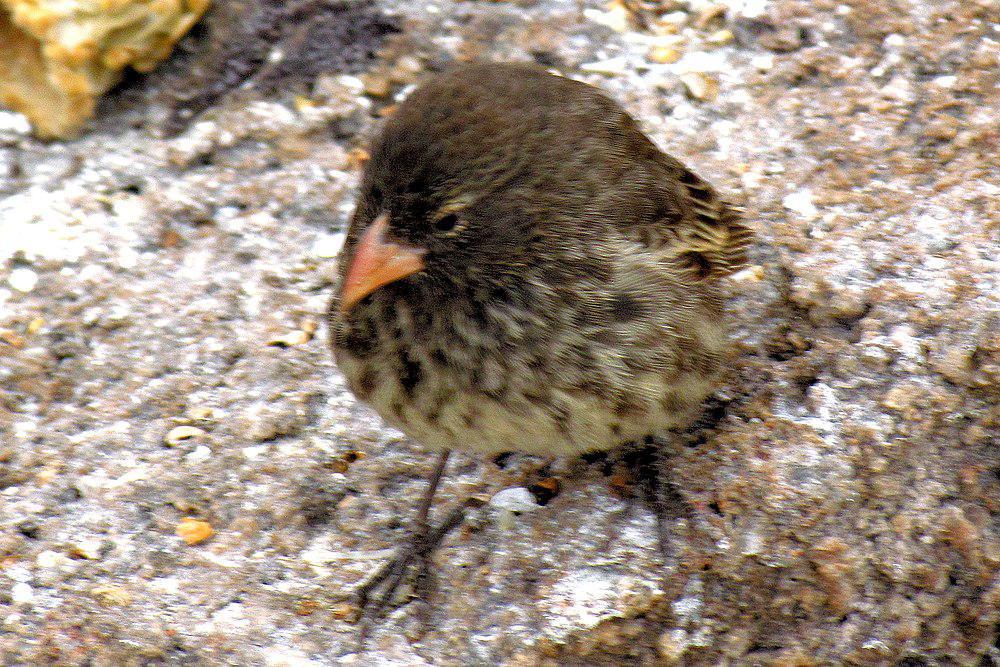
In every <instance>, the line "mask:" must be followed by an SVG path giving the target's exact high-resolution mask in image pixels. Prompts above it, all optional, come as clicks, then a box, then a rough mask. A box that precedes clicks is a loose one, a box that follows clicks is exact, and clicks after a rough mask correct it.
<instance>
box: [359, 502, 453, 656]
mask: <svg viewBox="0 0 1000 667" xmlns="http://www.w3.org/2000/svg"><path fill="white" fill-rule="evenodd" d="M464 520H465V506H464V505H462V506H459V507H456V508H454V509H453V510H451V512H449V513H448V516H447V517H445V520H444V521H442V522H441V524H440V525H438V526H436V527H433V528H431V527H430V526H428V524H427V523H426V522H418V523H417V528H416V529H415V530H413V531H412V532H411V534H410V537H409V538H408V539H407V541H406V543H405V544H403V545H401V546H400V548H399V549H398V550H397V551H396V553H395V555H394V556H393V557H392V558H391V559H389V561H388V562H386V563H384V564H383V565H382V566H381V567H380V568H379V569H378V570H376V571H375V573H374V574H373V575H372V576H371V577H369V578H368V580H367V581H365V582H364V583H363V584H361V586H359V587H358V589H357V591H356V592H355V601H356V604H357V607H358V609H360V611H361V618H360V619H359V622H360V628H361V629H360V635H359V644H361V645H364V642H365V640H366V639H367V637H368V633H369V631H370V630H371V626H372V624H373V623H375V622H377V621H378V620H379V619H381V618H383V617H384V616H385V615H386V614H387V613H388V612H389V611H390V609H391V608H392V607H393V603H394V601H395V600H396V594H397V592H398V591H399V588H400V586H401V585H402V584H403V583H404V582H406V581H407V580H408V578H409V576H411V575H412V576H414V577H415V579H414V587H413V594H412V597H411V599H415V600H418V601H420V602H423V603H426V602H427V599H428V598H429V597H430V593H431V591H432V589H433V573H432V571H431V568H430V556H431V554H432V553H433V552H434V550H435V549H436V548H437V547H438V545H440V544H441V541H442V540H443V539H444V538H445V537H447V535H448V533H450V532H451V531H452V530H454V529H455V528H457V527H458V526H460V525H461V524H462V522H463V521H464ZM403 604H405V602H404V603H403ZM427 609H428V607H427V606H426V605H422V607H421V610H422V613H423V614H426V611H427ZM422 620H423V621H424V623H425V625H426V624H428V623H429V620H430V619H429V618H424V619H422Z"/></svg>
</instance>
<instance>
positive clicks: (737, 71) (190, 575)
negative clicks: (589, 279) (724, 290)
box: [0, 0, 1000, 667]
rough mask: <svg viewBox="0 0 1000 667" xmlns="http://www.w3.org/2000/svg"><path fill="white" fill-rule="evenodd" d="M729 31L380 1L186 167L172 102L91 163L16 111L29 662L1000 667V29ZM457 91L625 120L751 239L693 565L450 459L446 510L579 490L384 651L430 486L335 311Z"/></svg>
mask: <svg viewBox="0 0 1000 667" xmlns="http://www.w3.org/2000/svg"><path fill="white" fill-rule="evenodd" d="M714 6H715V5H710V4H708V3H705V2H700V1H697V0H691V1H690V2H678V3H677V4H676V6H673V5H670V6H667V5H664V6H662V7H660V8H659V9H657V10H656V11H652V10H650V11H648V12H647V14H646V17H647V20H646V21H645V23H643V22H642V21H640V22H638V23H637V22H635V21H633V22H632V23H631V24H630V23H628V22H627V21H626V20H625V18H626V17H625V13H624V12H623V11H622V10H621V8H620V7H619V8H615V7H611V8H610V9H609V8H608V7H606V6H604V5H602V4H600V3H597V2H593V1H592V0H587V2H586V3H585V4H583V5H581V4H577V3H575V2H574V3H570V2H560V1H559V0H539V1H538V2H530V1H529V2H524V3H519V4H508V3H493V2H454V3H452V2H439V1H437V0H434V1H433V2H431V3H429V4H424V5H421V6H419V7H415V6H410V5H408V4H407V3H402V2H399V3H394V2H391V1H388V2H387V3H386V4H385V5H382V9H383V11H384V12H386V13H387V14H390V15H393V16H396V17H398V20H399V25H400V27H401V28H402V32H401V33H399V34H397V35H395V36H391V37H390V38H389V41H388V42H386V47H385V49H384V50H383V51H382V52H381V54H380V55H379V56H378V57H377V58H375V59H374V60H372V61H371V62H369V63H368V64H367V65H365V66H364V68H363V69H364V70H365V71H364V72H360V73H356V74H360V76H357V75H343V74H338V73H336V72H333V73H329V74H326V75H321V76H320V77H319V78H318V79H317V80H316V81H315V83H314V85H313V86H312V88H311V89H310V90H308V91H305V94H296V93H294V92H292V91H287V90H281V89H280V87H279V90H277V91H275V92H272V93H269V94H266V95H265V94H263V93H260V94H258V93H255V92H254V91H253V90H252V89H251V90H249V92H248V91H243V92H242V93H241V94H240V95H238V96H231V95H230V96H223V97H222V98H221V99H220V100H219V101H218V102H216V103H214V104H213V105H212V106H210V108H208V109H207V110H206V111H205V112H204V113H203V114H202V115H201V116H200V117H198V118H197V119H196V121H195V122H194V123H193V124H191V125H190V126H188V127H187V128H186V129H184V130H183V131H182V132H181V133H180V134H178V135H177V136H174V137H172V138H164V136H163V135H162V133H161V132H160V128H161V127H162V125H163V122H164V119H165V118H166V117H167V116H168V115H169V109H167V108H166V106H164V103H162V102H161V101H157V100H160V99H162V98H161V97H158V96H157V95H158V94H159V93H162V92H163V90H162V89H163V88H164V86H167V85H168V82H170V81H176V79H170V78H169V77H166V76H163V77H157V75H153V76H152V77H149V78H148V79H139V80H137V81H132V82H130V83H129V85H128V87H127V89H126V90H125V91H123V92H120V93H118V94H116V95H113V96H112V97H111V98H110V99H109V100H108V102H107V104H105V105H104V108H102V110H101V115H100V116H99V118H98V119H97V120H95V122H94V123H92V124H91V126H90V127H89V128H88V131H87V132H86V133H85V134H84V135H83V136H82V137H81V138H80V139H78V140H75V141H70V142H61V143H51V144H43V143H40V142H38V141H36V140H34V139H32V138H31V137H30V135H29V133H28V132H27V127H26V126H25V124H24V122H23V119H21V118H20V117H18V116H16V115H14V114H9V113H3V112H0V663H2V664H4V665H36V664H59V665H124V664H137V665H138V664H205V665H214V664H239V665H258V664H266V665H340V664H362V665H390V664H395V665H419V664H435V665H492V664H497V665H538V664H542V665H546V664H551V665H631V664H685V665H718V664H730V665H821V664H822V665H828V664H851V665H883V664H884V665H906V666H908V667H915V666H917V665H973V666H978V667H988V666H990V665H1000V646H998V639H997V636H998V628H1000V611H998V610H1000V463H998V461H1000V407H998V404H1000V204H998V202H1000V157H998V156H1000V133H998V127H1000V114H998V108H1000V94H998V88H997V73H998V71H1000V62H998V54H1000V43H998V42H1000V30H998V24H997V19H998V14H997V12H996V5H995V4H993V3H991V2H990V1H989V0H979V1H973V0H963V1H961V2H959V1H948V0H922V1H917V0H913V1H911V2H905V1H902V0H899V1H896V2H889V3H882V2H868V1H857V2H844V3H842V4H838V3H836V2H826V1H822V0H821V1H818V2H805V1H796V0H771V1H770V2H768V1H767V0H745V1H743V2H740V1H738V0H733V2H731V3H730V4H729V6H728V7H727V6H725V5H718V7H721V10H718V11H717V10H715V9H713V7H714ZM670 51H675V52H676V53H670ZM456 56H458V57H473V56H477V57H487V58H492V59H518V60H527V59H534V60H537V61H540V62H544V63H545V64H547V65H551V66H554V67H558V68H561V69H563V70H564V71H565V72H567V73H569V74H571V75H573V76H577V77H579V78H582V79H583V80H586V81H588V82H590V83H593V84H595V85H598V86H601V87H602V88H604V89H606V90H607V91H608V92H609V93H610V94H611V95H612V96H614V97H615V98H616V99H618V100H619V101H621V102H622V103H623V104H624V105H625V106H626V107H627V108H628V109H629V110H630V111H632V112H633V113H634V114H635V115H636V116H637V118H639V119H640V120H641V122H642V124H643V126H644V127H645V128H646V130H647V131H648V132H649V134H650V136H651V137H653V138H654V140H655V141H656V142H657V143H658V144H660V145H661V146H663V147H664V148H665V149H667V150H668V151H670V152H671V153H673V154H674V155H676V156H677V157H679V158H681V159H682V160H684V161H685V162H687V163H689V164H690V165H692V166H693V167H694V168H695V169H696V170H697V171H699V172H700V173H701V174H703V175H705V176H706V177H708V178H709V179H710V180H711V181H713V182H714V183H716V184H717V185H718V186H719V187H720V188H721V189H722V190H723V191H725V192H727V193H728V194H729V195H730V196H731V197H732V198H734V199H735V200H737V201H739V202H740V203H741V204H742V205H743V206H745V207H746V209H747V217H748V219H749V220H750V221H751V224H752V225H753V227H754V228H755V230H756V231H757V232H758V235H759V239H758V243H757V245H756V246H755V248H754V250H753V261H754V268H752V269H751V270H749V271H746V272H744V273H743V274H741V275H740V276H739V277H738V279H737V280H733V281H731V284H730V285H729V287H728V289H729V292H730V297H731V298H730V306H729V309H730V312H731V315H732V318H733V322H734V327H733V329H734V330H733V336H734V339H735V340H736V348H737V354H736V357H735V358H734V362H733V372H732V375H731V377H730V378H729V380H728V383H727V385H726V387H724V388H723V389H721V390H720V393H719V397H718V399H717V401H716V405H717V407H718V406H722V407H718V409H717V410H716V412H717V414H716V417H717V420H716V423H715V424H714V425H712V426H711V427H710V428H707V429H705V430H703V431H701V432H699V433H698V434H697V435H696V436H694V435H692V436H689V437H686V438H680V439H678V441H677V442H675V443H674V445H675V449H676V450H677V453H676V454H675V455H674V458H673V461H674V481H675V485H676V487H677V491H678V493H679V495H680V496H681V497H682V498H683V499H684V501H685V502H684V503H679V504H678V505H679V509H678V512H677V516H676V518H675V519H674V520H672V522H671V526H670V528H671V531H672V534H673V535H674V539H673V545H674V546H673V550H674V552H673V553H672V554H670V555H667V556H664V555H662V554H661V553H660V551H659V549H658V548H657V542H656V522H655V519H654V517H653V515H652V514H651V513H650V511H649V509H648V507H646V506H644V505H643V503H641V502H637V501H635V500H633V499H630V498H629V496H630V495H634V494H633V489H631V488H630V480H629V477H628V475H627V471H622V470H621V469H616V470H611V466H606V465H605V466H602V465H601V464H600V463H597V464H586V463H584V462H581V461H578V460H577V461H570V460H556V461H543V460H539V459H531V458H524V457H515V459H513V460H512V461H508V462H507V464H506V466H505V467H500V466H498V465H496V464H494V463H493V462H489V461H484V460H480V459H477V458H474V457H468V456H463V457H458V459H457V460H456V462H454V463H453V465H452V468H451V474H450V475H449V476H448V478H447V482H446V484H445V486H444V489H443V491H442V493H441V496H440V498H439V500H440V503H441V505H440V506H439V511H440V510H441V509H442V508H444V507H447V506H449V505H451V504H453V503H455V502H458V499H459V498H464V497H466V496H468V495H470V494H471V495H475V496H477V497H479V498H481V499H483V500H485V501H488V500H489V499H491V498H493V497H494V496H495V494H496V493H497V492H499V491H501V490H502V489H510V488H518V487H521V486H523V485H525V484H530V483H532V482H534V481H537V479H538V477H539V475H543V474H544V475H551V476H555V477H557V478H558V479H559V481H560V487H561V491H560V493H559V494H558V495H557V496H556V497H555V498H554V499H553V500H552V501H551V502H549V503H548V504H547V505H545V506H544V507H539V508H534V511H530V512H523V513H519V514H512V513H511V512H509V511H507V510H506V509H504V508H503V507H498V506H496V503H494V504H492V505H491V504H489V503H487V504H486V505H485V506H483V507H482V508H480V509H478V510H476V511H475V512H474V513H473V516H472V517H471V518H470V520H469V521H468V522H467V523H466V525H465V526H463V528H461V529H460V530H458V531H456V532H454V533H453V534H452V535H451V536H450V537H449V538H448V540H447V541H446V543H445V546H444V548H442V549H441V550H440V551H439V552H438V553H437V555H436V557H435V562H434V568H433V569H434V572H435V573H436V575H437V576H436V582H435V583H436V585H435V587H434V592H433V595H432V597H431V604H430V611H429V613H430V618H431V622H430V627H429V628H428V627H424V625H423V624H422V623H421V622H420V614H418V613H417V612H418V609H419V607H420V605H418V604H416V603H410V604H402V605H401V606H399V607H398V608H397V609H396V610H395V611H393V612H392V613H391V614H390V615H389V617H388V618H386V619H385V620H384V621H383V622H381V623H380V624H379V625H378V626H377V627H376V628H375V629H374V631H373V633H372V636H371V638H370V640H369V642H368V644H367V646H366V647H365V648H364V650H362V651H360V652H359V651H358V650H357V646H356V642H355V641H354V640H355V637H356V635H357V625H356V624H355V623H354V622H353V621H354V617H355V610H354V609H353V608H352V606H351V593H352V591H353V590H354V588H355V587H356V586H357V584H358V582H359V581H360V580H362V579H363V578H364V577H365V576H366V575H367V574H368V573H370V572H371V571H372V569H373V568H374V567H376V566H377V565H378V564H379V563H381V562H383V561H384V560H385V559H386V558H387V557H388V556H389V554H390V553H391V549H392V548H393V546H394V545H395V544H397V543H398V542H399V540H400V539H402V538H403V537H404V536H405V534H406V526H407V520H408V518H409V517H410V516H411V515H412V513H413V509H414V506H415V502H416V498H417V497H419V494H420V493H421V491H422V490H423V488H424V482H423V478H424V477H426V475H427V474H428V472H429V470H430V468H431V466H432V463H433V461H432V457H430V456H429V455H428V454H427V453H426V452H425V451H424V450H423V449H421V447H420V446H419V445H418V444H416V443H413V442H410V441H408V440H406V439H405V438H403V437H402V436H401V434H399V433H397V432H394V431H392V430H389V429H387V428H385V427H384V426H383V425H382V424H381V423H380V421H379V419H378V418H377V416H375V415H374V414H372V413H371V412H370V411H368V410H367V409H366V408H365V407H363V406H360V405H358V404H357V403H356V402H355V401H354V399H353V398H352V397H351V395H350V394H349V393H348V392H347V391H346V390H345V388H344V385H343V382H342V379H341V377H340V375H339V374H338V372H337V369H336V368H335V366H334V365H333V363H332V361H331V357H330V354H329V351H328V349H327V345H326V340H325V337H326V330H325V325H324V322H323V320H324V311H325V305H326V301H327V299H328V298H329V296H330V293H331V286H332V280H333V276H334V273H335V268H336V267H335V261H334V259H333V258H334V256H335V254H336V252H337V249H338V248H339V246H340V243H341V241H342V235H341V234H342V231H343V229H344V226H345V223H346V220H347V217H348V215H349V214H350V210H351V206H352V196H353V194H354V189H355V187H356V183H357V177H358V166H359V163H360V158H361V156H360V154H359V153H358V151H357V150H356V149H357V148H359V147H363V146H364V143H365V138H366V137H367V136H370V133H371V131H372V130H373V129H374V128H376V127H377V125H378V123H379V116H380V114H382V113H385V111H384V110H383V109H384V108H385V107H387V106H390V107H391V104H392V102H393V96H398V95H402V94H405V92H406V91H407V89H408V88H407V86H408V85H409V84H410V83H412V82H413V81H415V80H418V79H419V76H420V75H421V72H422V71H423V70H424V69H426V68H427V67H429V66H433V65H435V64H437V63H440V62H443V61H445V60H447V59H450V58H454V57H456ZM678 56H679V59H677V57H678ZM671 60H673V62H669V61H671ZM656 61H665V62H656ZM390 110H391V109H390ZM512 446H516V445H515V443H512ZM543 466H545V468H544V470H540V469H541V468H543ZM506 495H507V496H510V492H508V493H507V494H506ZM681 506H683V507H681ZM684 508H686V509H684ZM186 518H188V520H186V521H185V519H186ZM190 518H193V519H196V520H198V521H200V522H203V523H192V522H191V520H190ZM181 524H183V525H184V527H185V528H187V529H189V530H193V535H192V534H190V533H188V536H189V537H190V538H191V539H192V541H194V540H196V539H197V538H198V537H204V536H205V535H206V534H207V530H208V529H209V527H210V529H211V531H212V532H213V533H214V534H213V535H211V536H210V537H208V538H207V539H204V540H203V541H200V542H197V543H195V544H188V543H187V542H186V541H185V540H184V539H182V537H181V536H179V535H178V532H177V529H178V526H179V525H181ZM200 530H201V531H205V533H204V534H199V531H200ZM181 532H182V533H183V529H182V531H181Z"/></svg>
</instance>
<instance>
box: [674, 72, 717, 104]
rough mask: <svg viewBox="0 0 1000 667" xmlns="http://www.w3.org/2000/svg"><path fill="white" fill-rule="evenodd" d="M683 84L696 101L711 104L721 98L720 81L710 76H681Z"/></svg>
mask: <svg viewBox="0 0 1000 667" xmlns="http://www.w3.org/2000/svg"><path fill="white" fill-rule="evenodd" d="M681 83H683V84H684V87H685V88H687V91H688V94H689V95H691V97H693V98H695V99H696V100H703V101H708V102H711V101H712V100H714V99H715V98H716V97H718V96H719V80H718V79H716V78H715V77H714V76H711V75H710V74H705V73H704V72H688V73H687V74H682V75H681Z"/></svg>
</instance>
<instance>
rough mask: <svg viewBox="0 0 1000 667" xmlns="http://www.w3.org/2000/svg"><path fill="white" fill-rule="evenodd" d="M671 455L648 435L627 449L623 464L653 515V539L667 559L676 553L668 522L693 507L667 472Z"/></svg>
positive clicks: (686, 513)
mask: <svg viewBox="0 0 1000 667" xmlns="http://www.w3.org/2000/svg"><path fill="white" fill-rule="evenodd" d="M669 460H670V456H669V454H668V452H666V451H664V449H663V443H660V442H656V441H655V440H654V439H653V438H648V439H646V441H645V442H644V443H641V444H639V443H637V444H636V446H635V449H633V450H631V451H629V452H627V453H626V454H625V456H624V461H623V462H624V463H625V465H626V466H627V467H628V468H629V469H630V472H631V473H632V475H634V476H635V479H636V481H637V482H638V485H639V489H640V493H641V494H642V495H641V498H642V501H644V502H645V504H646V505H647V506H648V507H649V508H650V509H651V510H652V511H653V514H654V516H655V517H656V539H657V545H658V546H659V550H660V554H661V555H662V556H663V558H664V559H665V560H667V561H668V562H669V561H671V560H673V559H674V557H675V556H676V553H675V549H674V547H673V538H674V537H676V536H675V535H674V534H673V531H672V530H671V526H670V524H671V523H672V522H673V521H674V520H676V519H677V518H678V517H679V516H690V515H691V514H692V508H691V506H690V505H689V504H688V503H687V501H686V500H684V498H683V497H682V496H681V494H680V493H679V492H678V491H677V487H676V486H675V485H674V483H673V480H671V478H670V477H671V476H670V471H669V467H668V466H669Z"/></svg>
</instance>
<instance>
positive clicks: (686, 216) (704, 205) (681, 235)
mask: <svg viewBox="0 0 1000 667" xmlns="http://www.w3.org/2000/svg"><path fill="white" fill-rule="evenodd" d="M675 170H676V175H677V188H676V191H677V195H678V199H679V200H680V202H681V206H680V211H681V216H680V219H677V220H673V221H667V220H664V221H662V222H663V223H668V222H672V224H670V229H671V231H672V232H673V236H674V239H673V242H672V243H671V247H670V249H669V254H670V255H672V256H673V258H674V259H675V261H676V262H677V263H678V265H679V266H680V268H681V269H682V270H683V271H684V272H685V273H687V274H689V275H690V276H691V277H693V278H696V279H699V280H703V279H706V278H718V277H722V276H728V275H731V274H733V273H736V272H737V271H739V270H740V269H742V268H743V267H744V266H746V264H747V248H748V247H749V245H750V242H751V241H752V240H753V232H751V230H750V228H749V227H747V226H746V224H744V223H743V221H742V217H741V215H740V214H741V212H742V211H741V210H740V209H739V208H737V207H735V206H733V205H732V204H729V203H728V202H726V201H723V200H722V199H721V198H720V197H719V195H718V193H716V192H715V190H714V189H713V188H712V186H710V185H709V184H708V183H706V182H705V181H704V180H702V179H701V177H699V176H698V175H697V174H695V173H694V172H692V171H691V170H690V169H687V168H686V167H684V166H683V165H682V164H680V163H679V162H678V163H677V164H676V165H675Z"/></svg>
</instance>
